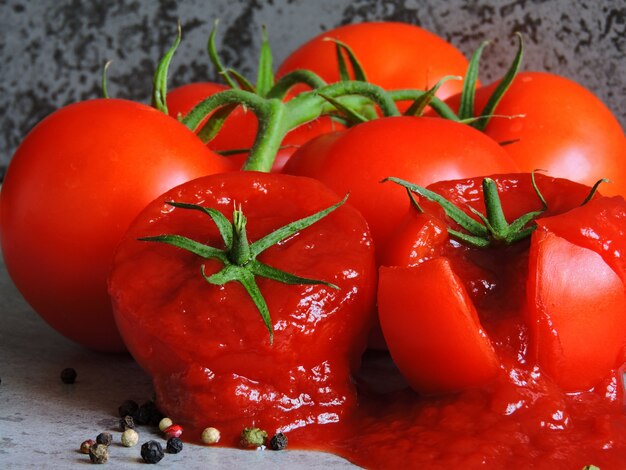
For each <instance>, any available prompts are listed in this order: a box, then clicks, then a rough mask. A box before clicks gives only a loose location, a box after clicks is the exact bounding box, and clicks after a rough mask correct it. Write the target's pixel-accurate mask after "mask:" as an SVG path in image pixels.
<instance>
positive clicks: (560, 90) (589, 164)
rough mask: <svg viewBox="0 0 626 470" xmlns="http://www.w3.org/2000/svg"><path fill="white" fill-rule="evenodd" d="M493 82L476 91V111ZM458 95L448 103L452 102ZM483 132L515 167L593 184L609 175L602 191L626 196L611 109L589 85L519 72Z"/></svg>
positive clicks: (624, 159) (625, 143)
mask: <svg viewBox="0 0 626 470" xmlns="http://www.w3.org/2000/svg"><path fill="white" fill-rule="evenodd" d="M496 86H497V83H494V84H490V85H488V86H485V87H481V88H479V89H478V90H477V91H476V101H475V103H476V104H475V109H476V113H479V112H480V110H481V109H482V108H483V106H484V105H485V104H486V103H487V100H488V98H489V96H490V95H491V93H492V92H493V90H494V88H495V87H496ZM458 99H459V97H458V96H455V97H451V98H450V100H449V104H450V105H451V106H452V107H453V108H455V107H458ZM495 114H497V115H504V116H520V117H515V118H513V119H505V118H500V117H495V118H492V119H491V121H490V122H489V124H488V125H487V128H486V129H485V133H486V134H487V135H489V136H490V137H492V138H493V139H494V140H496V141H497V142H511V141H513V142H512V143H510V144H508V145H505V146H504V150H505V151H506V152H507V153H508V154H509V155H511V157H513V159H514V160H515V162H516V163H517V164H518V165H519V167H520V170H521V171H533V170H536V169H538V168H541V169H543V170H546V171H547V172H548V173H549V174H551V175H554V176H558V177H560V178H567V179H570V180H573V181H578V182H580V183H584V184H587V185H589V186H591V185H593V184H594V183H595V182H596V181H598V180H599V179H601V178H608V179H610V180H611V184H610V185H605V186H603V188H602V191H603V193H605V194H606V195H615V194H621V195H626V138H625V137H624V132H623V130H622V128H621V126H620V124H619V122H618V121H617V119H616V118H615V116H614V115H613V114H612V113H611V111H610V110H609V109H608V108H607V107H606V106H605V105H604V103H602V102H601V101H600V100H599V99H598V98H597V97H595V96H594V95H593V94H592V93H591V92H590V91H589V90H587V89H585V88H584V87H582V86H580V85H578V84H577V83H575V82H573V81H571V80H569V79H567V78H564V77H560V76H558V75H554V74H550V73H546V72H520V73H519V74H518V75H517V76H516V77H515V79H514V80H513V83H512V84H511V87H510V88H509V90H508V91H507V92H506V94H505V95H504V97H503V98H502V101H500V103H499V104H498V106H497V108H496V110H495Z"/></svg>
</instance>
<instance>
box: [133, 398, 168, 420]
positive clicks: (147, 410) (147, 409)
mask: <svg viewBox="0 0 626 470" xmlns="http://www.w3.org/2000/svg"><path fill="white" fill-rule="evenodd" d="M133 418H135V421H136V422H137V424H150V425H154V426H157V425H158V424H159V422H160V421H161V420H162V419H163V413H161V412H160V411H159V409H158V408H157V406H156V404H155V403H154V402H153V401H147V402H145V403H144V404H143V405H141V406H140V407H139V410H138V411H137V414H136V416H133Z"/></svg>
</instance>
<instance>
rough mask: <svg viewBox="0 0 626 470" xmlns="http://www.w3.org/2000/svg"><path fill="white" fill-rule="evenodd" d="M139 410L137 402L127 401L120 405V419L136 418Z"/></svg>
mask: <svg viewBox="0 0 626 470" xmlns="http://www.w3.org/2000/svg"><path fill="white" fill-rule="evenodd" d="M138 409H139V405H138V404H137V402H136V401H133V400H126V401H125V402H124V403H122V404H121V405H120V407H119V408H118V409H117V411H118V412H119V415H120V418H123V417H124V416H134V415H135V413H137V410H138Z"/></svg>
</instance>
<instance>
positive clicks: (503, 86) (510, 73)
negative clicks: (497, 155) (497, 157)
mask: <svg viewBox="0 0 626 470" xmlns="http://www.w3.org/2000/svg"><path fill="white" fill-rule="evenodd" d="M515 35H516V36H517V40H518V47H517V54H515V58H514V59H513V62H512V63H511V65H510V66H509V69H508V70H507V72H506V74H504V77H502V79H501V80H500V83H498V86H496V89H495V90H494V91H493V93H492V94H491V96H490V97H489V99H488V100H487V104H486V105H485V107H484V108H483V109H482V111H481V112H480V115H481V116H484V118H483V119H481V120H479V121H477V122H475V123H473V124H472V126H473V127H475V128H476V129H478V130H480V131H484V130H485V128H486V127H487V124H488V123H489V120H490V118H491V116H492V115H493V113H494V112H495V110H496V107H497V106H498V103H499V102H500V100H502V97H503V96H504V94H505V93H506V92H507V90H508V89H509V87H510V86H511V83H512V82H513V79H514V78H515V76H516V75H517V72H518V71H519V68H520V65H521V63H522V58H523V56H524V39H523V37H522V35H521V33H515Z"/></svg>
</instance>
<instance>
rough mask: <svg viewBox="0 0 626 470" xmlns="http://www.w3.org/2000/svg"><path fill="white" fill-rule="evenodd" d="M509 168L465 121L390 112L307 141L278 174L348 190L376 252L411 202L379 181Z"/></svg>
mask: <svg viewBox="0 0 626 470" xmlns="http://www.w3.org/2000/svg"><path fill="white" fill-rule="evenodd" d="M515 169H516V166H515V164H514V163H513V162H512V160H511V158H510V157H509V156H508V155H507V154H506V152H505V151H504V150H502V148H501V147H500V146H499V145H498V144H497V143H496V142H495V141H494V140H492V139H490V138H489V137H487V136H485V135H484V134H482V133H481V132H479V131H477V130H475V129H472V128H471V127H469V126H467V125H464V124H459V123H457V122H453V121H447V120H444V119H438V118H421V117H420V118H418V117H391V118H382V119H376V120H373V121H369V122H366V123H363V124H359V125H357V126H354V127H352V128H350V129H348V130H345V131H342V132H338V133H335V134H329V135H325V136H321V137H318V138H317V139H314V140H312V141H310V142H309V143H307V144H305V145H304V146H303V147H302V148H301V149H300V150H298V151H297V152H296V153H295V154H294V155H293V156H292V157H291V159H290V160H289V161H288V162H287V165H286V166H285V168H284V172H285V173H290V174H296V175H303V176H311V177H314V178H317V179H319V180H320V181H322V182H323V183H325V184H326V185H327V186H328V187H330V188H331V189H333V190H335V191H336V192H337V194H346V193H350V202H351V204H352V205H354V206H355V207H356V208H357V209H359V210H360V211H361V213H362V214H363V216H364V217H365V219H366V220H367V222H368V224H369V225H370V229H371V231H372V236H373V238H374V241H375V243H376V246H377V250H378V249H380V248H382V247H383V246H384V245H385V244H386V242H387V239H388V237H389V236H390V235H391V234H392V233H393V232H394V227H395V226H396V224H397V223H398V222H399V221H400V219H401V218H402V216H403V215H404V214H405V213H406V211H407V208H408V207H409V202H408V199H407V197H406V192H405V190H404V189H403V188H401V187H399V186H397V185H394V184H381V180H383V179H384V178H386V177H388V176H397V177H399V178H403V179H406V180H408V181H414V182H418V183H419V184H422V185H428V184H430V183H433V182H435V181H441V180H450V179H458V178H462V177H469V176H477V175H484V174H490V173H494V172H509V171H515Z"/></svg>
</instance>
